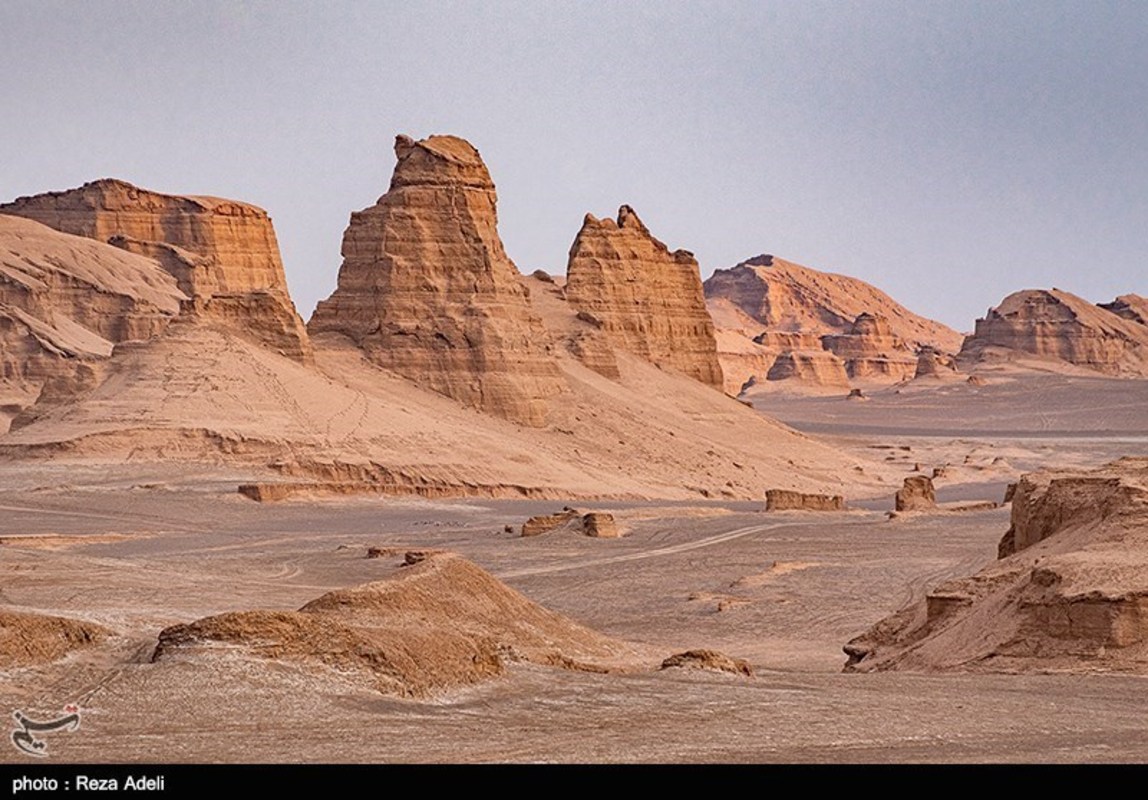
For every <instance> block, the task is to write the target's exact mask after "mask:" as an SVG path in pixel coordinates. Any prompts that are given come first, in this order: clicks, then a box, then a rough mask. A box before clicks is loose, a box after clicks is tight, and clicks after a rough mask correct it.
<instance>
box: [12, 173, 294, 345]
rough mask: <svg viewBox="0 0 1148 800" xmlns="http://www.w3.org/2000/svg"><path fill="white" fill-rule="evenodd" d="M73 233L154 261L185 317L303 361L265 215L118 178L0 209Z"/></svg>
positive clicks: (230, 202)
mask: <svg viewBox="0 0 1148 800" xmlns="http://www.w3.org/2000/svg"><path fill="white" fill-rule="evenodd" d="M0 214H12V215H16V216H21V217H26V218H28V219H33V220H36V221H37V222H40V223H42V224H44V225H47V226H49V227H51V228H55V229H56V230H58V231H62V232H64V233H71V234H74V235H76V236H86V237H88V238H91V239H96V240H97V241H100V242H106V243H110V244H113V245H115V246H117V247H120V248H122V249H124V250H127V251H129V252H132V253H135V254H137V255H142V256H146V257H147V258H150V259H154V260H155V261H157V262H158V263H159V264H160V265H161V266H162V267H163V268H164V269H166V270H167V271H168V272H170V273H171V274H172V275H173V276H175V278H176V281H177V282H178V284H179V288H180V290H181V291H182V292H183V293H184V294H185V295H186V296H187V297H188V298H189V301H188V303H187V304H186V307H185V313H186V314H188V315H189V316H194V317H202V318H205V319H208V320H211V321H213V322H219V323H224V324H229V325H230V327H231V328H232V329H233V330H234V331H236V332H239V333H241V334H243V335H245V336H248V337H250V338H253V339H255V340H256V341H259V342H260V343H262V344H264V345H266V346H268V347H270V348H272V349H274V350H278V351H281V352H282V353H283V354H284V355H287V356H289V357H291V358H294V359H296V360H298V361H303V362H310V361H311V358H312V353H311V346H310V342H309V341H308V339H307V332H306V330H305V329H304V327H303V322H302V320H301V319H299V315H298V314H297V313H296V312H295V306H294V305H293V304H292V302H291V298H290V295H289V294H288V292H287V279H286V276H285V274H284V272H283V263H282V261H281V259H280V256H279V244H278V242H277V241H276V238H275V230H274V228H273V227H272V225H271V219H270V217H268V216H267V212H265V211H263V210H262V209H260V208H256V207H255V206H252V205H249V204H247V203H241V202H238V201H235V200H224V199H220V198H216V197H192V196H177V195H168V194H161V193H160V192H153V191H150V190H147V189H140V188H138V187H135V186H132V185H131V184H130V183H125V182H124V181H119V180H111V179H105V180H99V181H94V182H92V183H86V184H84V185H83V186H81V187H80V188H78V189H71V190H68V191H64V192H49V193H47V194H40V195H35V196H32V197H21V198H19V199H18V200H16V201H14V202H12V203H8V204H5V205H0Z"/></svg>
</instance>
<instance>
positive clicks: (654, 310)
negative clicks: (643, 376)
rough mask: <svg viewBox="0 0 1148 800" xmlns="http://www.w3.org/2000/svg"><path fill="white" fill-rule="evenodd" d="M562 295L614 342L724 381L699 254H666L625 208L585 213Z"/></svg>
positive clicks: (650, 358)
mask: <svg viewBox="0 0 1148 800" xmlns="http://www.w3.org/2000/svg"><path fill="white" fill-rule="evenodd" d="M566 297H567V298H568V300H569V302H570V304H571V305H572V306H573V307H574V308H576V309H578V310H579V311H580V312H581V313H582V314H584V315H586V316H587V317H589V318H590V319H592V320H594V321H595V322H596V324H598V325H599V326H600V328H601V329H602V331H604V332H605V333H606V335H607V336H608V337H609V339H610V340H611V341H612V342H613V343H614V344H615V345H616V346H618V347H620V348H622V349H624V350H627V351H629V352H631V353H634V354H635V355H638V356H641V357H642V358H645V359H646V360H648V361H650V362H651V363H654V364H657V365H658V366H660V367H663V368H666V369H673V370H676V371H678V372H681V373H683V374H685V375H689V376H690V377H692V378H695V379H697V380H699V381H701V382H702V383H706V384H709V385H710V386H714V387H716V388H721V387H722V371H721V365H720V364H719V363H718V358H717V341H716V339H715V337H714V326H713V320H712V319H711V318H710V315H709V312H708V311H707V310H706V305H705V297H704V295H703V293H702V281H701V275H700V273H699V271H698V262H697V260H696V259H695V258H694V257H693V254H692V253H689V252H687V251H685V250H675V251H673V252H670V250H669V248H668V247H666V246H665V245H664V244H662V243H661V242H660V241H658V240H657V239H655V238H654V237H653V236H651V235H650V232H649V230H648V229H647V228H646V226H645V225H643V224H642V221H641V220H640V219H638V215H637V214H635V213H634V210H633V209H632V208H630V207H629V206H622V207H621V208H620V209H619V210H618V219H617V221H614V220H612V219H601V220H599V219H597V218H596V217H594V215H592V214H587V215H586V218H585V220H584V221H583V223H582V229H581V230H580V231H579V232H578V236H577V237H576V238H575V239H574V244H573V245H572V246H571V248H570V258H569V261H568V262H567V266H566Z"/></svg>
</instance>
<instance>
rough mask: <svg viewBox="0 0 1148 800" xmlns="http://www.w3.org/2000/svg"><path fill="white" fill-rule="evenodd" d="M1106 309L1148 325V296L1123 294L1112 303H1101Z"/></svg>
mask: <svg viewBox="0 0 1148 800" xmlns="http://www.w3.org/2000/svg"><path fill="white" fill-rule="evenodd" d="M1100 307H1101V308H1103V309H1104V310H1105V311H1111V312H1112V313H1113V314H1115V315H1116V316H1118V317H1123V318H1124V319H1129V320H1132V321H1133V322H1139V323H1140V324H1141V325H1148V297H1141V296H1140V295H1138V294H1122V295H1120V297H1117V298H1116V299H1115V300H1113V301H1112V302H1111V303H1101V304H1100Z"/></svg>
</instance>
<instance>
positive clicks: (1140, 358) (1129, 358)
mask: <svg viewBox="0 0 1148 800" xmlns="http://www.w3.org/2000/svg"><path fill="white" fill-rule="evenodd" d="M1141 301H1142V298H1137V297H1136V296H1135V295H1126V296H1125V300H1124V302H1123V303H1121V302H1120V301H1119V300H1118V301H1117V302H1116V303H1112V304H1110V307H1102V306H1095V305H1093V304H1091V303H1089V302H1088V301H1087V300H1082V299H1081V298H1079V297H1077V296H1076V295H1073V294H1069V293H1068V292H1062V291H1060V290H1059V289H1051V290H1044V289H1029V290H1025V291H1020V292H1014V293H1013V294H1010V295H1009V296H1008V297H1006V298H1005V299H1004V300H1003V301H1001V304H1000V305H999V306H997V307H996V308H992V309H989V312H988V314H987V315H986V316H985V317H984V318H982V319H978V320H977V324H976V330H975V332H974V333H973V335H972V336H970V337H968V338H967V339H966V340H965V343H964V345H963V346H962V348H961V352H960V354H959V355H958V360H959V361H960V362H961V363H965V364H970V365H976V364H984V363H992V362H994V361H1012V360H1015V359H1017V358H1019V357H1023V356H1035V357H1037V358H1038V359H1043V360H1046V361H1050V362H1052V363H1055V362H1057V361H1060V362H1067V363H1069V364H1073V365H1075V366H1078V367H1084V368H1086V369H1091V370H1095V371H1096V372H1100V373H1103V374H1105V375H1111V376H1114V377H1146V376H1148V326H1146V325H1143V324H1141V323H1140V322H1137V321H1136V320H1135V319H1134V318H1135V317H1136V316H1137V311H1136V309H1137V308H1138V307H1139V304H1140V302H1141Z"/></svg>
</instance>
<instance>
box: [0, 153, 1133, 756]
mask: <svg viewBox="0 0 1148 800" xmlns="http://www.w3.org/2000/svg"><path fill="white" fill-rule="evenodd" d="M394 158H395V166H394V172H393V175H392V177H391V181H390V185H389V187H386V191H385V192H384V193H382V195H381V196H380V197H379V199H378V201H377V202H376V203H375V204H374V205H372V206H370V207H368V208H365V209H362V210H359V211H355V212H353V213H351V214H350V222H349V224H348V226H347V228H346V232H345V234H344V237H343V242H342V253H341V257H342V263H341V267H339V270H338V283H337V288H336V289H335V291H334V292H333V293H332V294H331V295H330V296H329V297H328V298H327V299H325V300H323V301H321V302H320V303H319V304H318V307H317V308H316V310H315V312H314V314H312V315H311V317H310V319H308V320H306V321H304V319H303V318H302V317H301V316H300V314H299V312H298V311H297V309H296V306H295V304H294V302H293V301H292V298H291V295H290V294H289V292H288V289H287V280H286V275H285V272H284V265H283V263H282V259H281V256H280V251H279V246H278V243H277V238H276V232H275V230H274V228H273V226H272V222H271V219H270V217H269V216H268V214H267V213H266V212H264V211H263V210H262V209H260V208H257V207H255V206H253V205H250V204H248V203H245V202H243V201H242V200H239V199H223V198H217V197H204V196H184V195H173V194H166V193H162V192H158V191H153V190H150V189H147V188H143V187H138V186H134V185H132V184H130V183H127V182H124V181H121V180H117V179H112V178H105V179H100V180H94V181H93V182H90V183H87V184H84V185H83V186H80V187H78V188H73V189H67V190H62V191H45V192H44V193H42V194H37V195H34V196H26V197H20V198H0V200H3V202H0V366H2V371H0V675H2V676H3V680H2V681H0V704H2V705H4V706H5V707H6V708H9V709H12V710H17V709H19V710H20V711H21V712H22V713H24V714H25V715H26V716H29V717H37V718H44V717H49V716H52V715H53V714H57V713H61V712H60V710H61V709H64V708H65V707H75V708H76V709H78V711H77V712H76V713H78V714H80V715H81V717H82V725H81V726H80V728H79V729H78V730H76V731H74V732H56V733H53V734H46V735H44V736H43V739H44V740H45V742H46V746H47V748H48V749H49V750H50V753H51V756H52V757H53V759H54V760H57V761H66V762H101V761H106V762H133V761H165V762H181V761H182V762H204V761H231V762H268V761H269V762H280V761H282V762H296V763H297V762H308V761H316V762H331V761H334V762H392V761H423V762H426V761H429V762H444V761H595V762H597V761H610V762H613V761H662V762H670V761H725V762H728V761H735V762H764V761H778V762H792V761H812V762H856V761H1053V762H1056V761H1071V762H1076V761H1127V760H1143V759H1144V758H1145V757H1146V755H1148V731H1146V730H1145V729H1144V725H1143V718H1144V714H1145V712H1146V711H1148V700H1145V698H1144V695H1145V692H1144V688H1145V680H1146V679H1148V299H1145V297H1143V296H1141V295H1138V294H1135V293H1133V292H1134V291H1135V290H1141V291H1142V290H1143V287H1137V286H1129V287H1128V292H1129V293H1128V294H1124V295H1121V296H1119V297H1115V298H1111V299H1108V298H1105V302H1102V303H1100V304H1095V303H1093V302H1089V301H1087V300H1084V299H1082V298H1081V297H1078V296H1077V295H1075V294H1073V293H1072V292H1071V289H1072V288H1073V287H1067V289H1061V288H1053V287H1036V288H1031V289H1028V290H1024V291H1019V292H1015V293H1012V294H1009V295H1008V296H1007V297H1003V298H1001V297H986V298H985V303H986V305H987V304H992V307H991V308H989V309H988V310H987V311H986V313H985V315H984V317H983V318H981V319H978V320H975V322H974V321H973V320H969V328H970V332H969V333H967V334H963V333H961V332H958V331H956V330H953V329H952V328H950V327H948V326H946V325H944V324H941V323H939V322H935V321H933V320H930V319H927V318H925V317H923V316H920V315H918V314H916V313H914V312H913V311H911V310H909V309H908V308H905V307H904V306H902V305H901V304H900V303H898V302H897V300H895V299H894V298H893V297H892V296H890V295H889V294H886V293H885V291H882V290H881V289H878V288H876V287H874V286H872V285H870V284H868V283H866V282H864V281H861V280H859V279H856V278H851V277H847V276H843V275H837V274H833V273H829V272H824V271H820V270H818V269H814V268H810V267H806V266H802V265H799V264H796V263H792V262H790V261H787V260H785V258H784V257H783V256H781V255H773V254H769V253H760V254H757V255H751V253H753V251H754V250H757V251H760V250H761V249H763V247H764V246H766V245H768V243H761V242H759V243H754V242H749V243H747V253H746V255H747V257H746V258H745V259H744V260H743V261H741V262H740V263H738V264H736V265H734V266H731V267H729V268H727V269H718V270H717V271H716V272H714V274H713V275H712V276H711V277H709V278H708V279H706V280H704V281H703V280H702V273H701V270H700V268H699V264H698V261H697V260H696V259H695V257H694V255H693V254H692V253H691V252H690V251H689V250H687V249H670V247H668V246H667V245H666V244H663V241H662V239H663V238H664V239H665V240H667V241H670V242H673V243H674V244H675V245H678V244H683V245H688V242H679V241H678V237H677V235H676V234H675V232H674V231H662V230H653V231H651V230H650V229H649V228H648V227H647V225H646V224H645V223H644V222H643V221H642V219H641V217H640V216H639V214H640V212H641V209H640V208H639V209H635V208H631V207H630V206H627V205H623V206H621V208H619V209H618V210H617V212H616V213H610V214H606V215H604V216H601V217H600V216H598V214H599V213H601V212H602V211H603V210H604V209H600V208H599V209H588V211H590V212H592V213H587V214H586V215H585V217H584V218H583V219H582V220H578V219H572V220H570V241H571V245H570V249H569V252H568V254H566V256H565V258H566V262H565V267H564V268H562V266H561V259H562V257H563V254H561V253H556V254H555V260H554V263H553V264H551V265H533V264H532V265H529V268H527V265H516V264H515V262H514V261H512V260H511V257H510V256H509V255H508V254H507V250H506V248H505V247H504V244H503V241H502V239H501V238H500V234H499V228H498V212H497V197H496V191H495V181H494V179H493V178H492V176H491V173H490V171H489V170H488V168H487V165H486V164H485V163H484V161H483V158H482V157H481V155H480V154H479V151H478V150H477V149H476V148H475V147H474V146H473V145H472V144H471V143H470V142H468V141H466V140H465V139H462V138H459V137H456V136H450V135H433V136H427V137H426V138H422V139H415V138H412V137H408V136H404V135H400V136H398V137H397V138H396V139H395V145H394ZM495 177H497V176H495ZM380 188H384V187H380ZM331 263H332V265H334V264H337V263H338V256H337V254H334V253H332V254H331ZM520 266H522V269H521V270H520ZM535 266H539V268H538V269H533V267H535ZM884 288H886V289H888V290H889V291H891V292H893V293H894V294H895V293H896V292H895V290H896V287H884ZM0 754H2V755H0V761H9V762H13V761H21V760H26V759H27V755H26V754H25V753H22V752H20V750H19V749H18V748H13V747H6V748H4V749H0Z"/></svg>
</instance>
